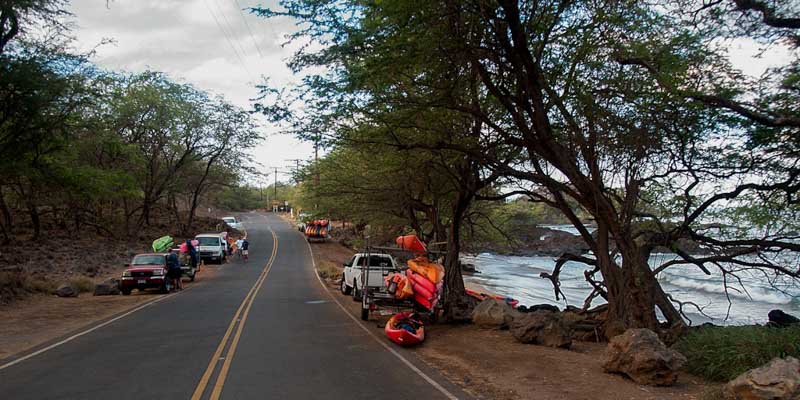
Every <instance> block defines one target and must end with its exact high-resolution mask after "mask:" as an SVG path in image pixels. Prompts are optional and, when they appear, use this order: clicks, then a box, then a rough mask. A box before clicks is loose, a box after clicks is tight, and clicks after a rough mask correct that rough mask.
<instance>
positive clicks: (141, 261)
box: [133, 255, 164, 265]
mask: <svg viewBox="0 0 800 400" xmlns="http://www.w3.org/2000/svg"><path fill="white" fill-rule="evenodd" d="M133 265H164V256H157V255H146V256H136V257H134V258H133Z"/></svg>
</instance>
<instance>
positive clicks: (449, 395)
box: [306, 241, 458, 400]
mask: <svg viewBox="0 0 800 400" xmlns="http://www.w3.org/2000/svg"><path fill="white" fill-rule="evenodd" d="M306 245H307V246H308V251H309V252H310V253H311V265H313V266H314V275H315V276H316V277H317V280H318V281H319V284H320V285H321V286H322V290H324V291H325V293H327V294H328V296H330V297H331V298H332V299H333V301H334V302H335V303H336V305H337V306H339V308H340V309H341V310H342V312H344V313H345V314H346V315H347V316H348V317H350V319H352V320H353V322H355V323H356V325H358V327H359V328H361V329H362V330H364V332H367V334H368V335H369V336H370V337H372V339H374V340H375V341H376V342H378V344H380V345H381V346H383V348H384V349H386V351H388V352H389V353H392V355H394V356H395V357H397V358H398V359H400V361H402V362H403V364H405V365H406V366H407V367H408V368H409V369H411V370H412V371H414V372H415V373H416V374H417V375H419V376H420V377H422V379H424V380H425V381H426V382H428V383H430V384H431V386H433V387H434V388H435V389H436V390H438V391H439V392H441V393H442V394H443V395H445V397H447V398H448V399H450V400H458V397H456V396H455V395H453V394H452V393H450V392H449V391H448V390H447V389H445V388H444V387H443V386H442V385H440V384H439V383H438V382H436V381H435V380H433V378H431V377H430V376H428V375H427V374H425V373H424V372H422V371H421V370H420V369H419V368H417V366H416V365H414V364H413V363H412V362H411V361H408V360H407V359H406V358H405V357H403V355H402V354H400V353H398V352H397V350H395V349H393V348H391V347H389V345H388V344H386V342H385V341H383V340H381V339H380V338H379V337H378V336H376V335H375V334H374V333H373V332H372V331H370V330H369V329H367V327H365V326H364V325H363V324H362V323H361V322H360V321H359V320H358V319H357V318H356V317H354V316H353V314H351V313H350V312H349V311H347V309H346V308H345V307H344V306H343V305H342V303H340V302H339V300H338V299H337V298H336V297H335V296H334V295H333V294H331V292H330V291H329V290H328V288H327V287H326V286H325V283H323V282H322V278H320V277H319V274H318V273H317V262H316V261H314V250H313V249H311V245H310V244H309V243H308V241H306Z"/></svg>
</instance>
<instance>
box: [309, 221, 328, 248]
mask: <svg viewBox="0 0 800 400" xmlns="http://www.w3.org/2000/svg"><path fill="white" fill-rule="evenodd" d="M329 229H330V221H328V220H327V219H315V220H313V221H311V222H309V223H307V224H306V226H305V232H304V233H305V235H306V240H307V241H309V242H313V241H321V242H324V241H325V239H327V238H328V231H329Z"/></svg>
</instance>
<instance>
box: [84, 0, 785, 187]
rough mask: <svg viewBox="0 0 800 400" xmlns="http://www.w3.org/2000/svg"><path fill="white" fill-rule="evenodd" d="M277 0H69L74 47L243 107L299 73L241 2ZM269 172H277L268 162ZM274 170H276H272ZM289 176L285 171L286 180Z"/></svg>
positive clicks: (259, 153) (271, 146)
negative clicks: (260, 86)
mask: <svg viewBox="0 0 800 400" xmlns="http://www.w3.org/2000/svg"><path fill="white" fill-rule="evenodd" d="M274 3H275V1H274V0H270V1H267V0H112V1H110V2H109V5H108V7H106V1H105V0H72V1H71V6H70V10H71V11H72V13H74V14H75V21H74V22H75V23H76V25H77V26H76V29H75V31H74V33H75V35H76V38H77V46H78V47H79V48H80V49H81V50H89V49H92V48H94V47H96V46H97V45H98V44H99V43H100V42H101V41H103V39H113V40H114V42H115V43H113V44H107V45H103V46H101V47H99V48H98V49H97V55H96V57H95V59H94V61H95V62H96V63H98V64H99V65H100V66H102V67H105V68H108V69H113V70H117V71H128V72H141V71H143V70H145V69H147V68H150V69H153V70H157V71H162V72H166V73H168V74H169V75H170V76H172V77H173V79H176V80H178V81H184V82H189V83H192V84H194V85H196V86H197V87H198V88H200V89H203V90H207V91H210V92H213V93H217V94H221V95H223V96H225V97H226V98H227V99H228V100H229V101H231V102H233V103H234V104H237V105H239V106H241V107H243V108H245V109H250V108H251V107H252V102H251V101H250V99H252V98H253V97H255V96H256V95H257V91H256V89H255V84H256V83H257V82H259V81H260V77H262V76H265V77H269V79H270V82H271V83H272V84H273V85H285V84H288V83H290V82H292V81H293V80H295V79H296V78H293V77H292V75H291V72H290V71H289V70H288V69H287V68H286V65H285V64H286V63H285V61H286V59H287V58H288V57H289V56H290V55H291V54H292V49H291V48H282V47H281V46H280V44H281V43H282V42H283V38H284V35H285V34H287V33H289V32H292V31H293V30H294V25H293V23H292V21H290V20H287V19H264V18H259V17H256V16H253V15H252V14H250V13H248V12H247V11H242V9H243V8H247V7H252V6H255V5H259V4H263V5H265V6H271V5H274ZM729 46H730V47H729V49H730V55H731V58H732V61H733V62H734V64H735V65H736V66H738V67H739V68H740V69H742V70H743V71H744V72H745V73H748V74H750V75H754V76H758V75H760V74H761V73H763V72H764V70H765V68H766V67H767V66H769V65H776V64H783V63H785V62H787V61H788V60H789V59H790V58H789V53H788V51H786V50H785V49H783V48H778V49H772V51H770V52H768V54H767V55H766V56H765V57H763V58H754V56H755V55H756V54H757V52H758V45H756V44H755V43H753V42H752V41H743V40H738V41H734V42H733V43H730V44H729ZM262 124H263V125H264V128H263V129H264V133H265V134H266V135H269V136H268V137H267V139H266V140H265V141H264V142H263V143H261V144H260V145H259V146H258V147H257V148H256V150H255V151H254V155H255V158H256V160H257V161H259V162H260V163H261V164H263V165H264V166H265V168H266V167H278V168H280V169H282V170H284V171H287V172H288V170H289V168H288V165H290V164H291V165H294V163H293V162H289V161H286V160H287V159H295V158H300V159H309V158H310V157H311V156H312V155H313V146H312V145H311V144H310V143H305V142H300V141H297V140H295V139H294V138H292V137H289V136H287V135H281V134H280V132H279V131H278V129H277V128H276V127H273V126H270V125H268V124H267V123H265V122H263V121H262ZM269 171H272V170H271V168H270V169H269ZM270 177H271V175H270ZM287 178H288V176H286V175H284V177H283V178H279V179H287Z"/></svg>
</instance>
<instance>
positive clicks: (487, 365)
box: [311, 242, 711, 400]
mask: <svg viewBox="0 0 800 400" xmlns="http://www.w3.org/2000/svg"><path fill="white" fill-rule="evenodd" d="M311 246H312V249H313V251H314V258H315V261H316V262H317V265H321V264H322V263H323V262H332V263H333V264H334V265H336V266H338V267H339V268H341V264H342V262H343V261H346V260H347V259H349V258H350V257H351V256H352V254H353V251H352V250H350V249H348V248H346V247H344V246H341V245H339V244H337V243H333V242H327V243H314V244H312V245H311ZM328 284H329V287H328V289H329V290H330V291H331V292H333V293H334V296H336V297H337V299H340V300H342V301H341V303H342V304H343V305H344V306H345V307H346V308H347V309H348V310H349V311H350V312H352V313H353V314H354V315H359V311H360V306H359V304H358V303H355V302H352V301H350V300H349V299H347V298H345V297H344V296H342V295H341V294H339V292H338V290H337V289H338V287H337V282H336V281H335V279H330V280H328ZM371 318H372V317H371ZM386 319H388V317H380V316H379V317H377V320H376V324H375V329H376V333H379V334H381V332H380V330H381V326H382V323H384V322H385V320H386ZM604 350H605V345H604V344H601V343H587V342H575V344H574V346H573V348H572V349H571V350H562V349H553V348H549V347H544V346H536V345H525V344H521V343H518V342H516V341H515V340H514V338H513V337H512V336H511V334H510V333H509V332H508V331H501V330H491V329H482V328H478V327H476V326H473V325H460V326H458V325H456V326H454V325H432V326H428V327H426V341H425V343H424V344H423V345H422V346H418V347H415V348H413V349H411V351H413V352H415V353H416V354H417V355H419V356H420V358H422V359H423V361H424V362H426V363H427V364H429V365H430V366H432V367H434V368H436V369H438V370H439V371H441V372H442V373H443V374H444V375H445V376H446V377H447V378H448V379H450V380H451V381H452V382H453V383H455V384H458V385H459V386H461V387H462V388H463V389H464V390H466V391H468V392H470V393H472V394H474V395H476V396H477V397H479V398H487V399H502V400H512V399H576V400H577V399H581V400H582V399H587V400H588V399H592V400H623V399H624V400H627V399H652V400H656V399H658V400H661V399H664V400H666V399H702V398H703V397H704V393H705V392H707V391H708V390H710V389H711V386H708V385H707V384H705V383H704V382H703V381H702V380H701V379H699V378H696V377H693V376H691V375H688V374H683V375H682V376H681V377H680V379H679V380H678V384H677V385H675V386H673V387H650V386H642V385H638V384H636V383H634V382H633V381H631V380H629V379H627V378H623V377H622V376H619V375H611V374H606V373H604V372H603V369H602V367H601V363H602V356H603V352H604Z"/></svg>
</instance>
